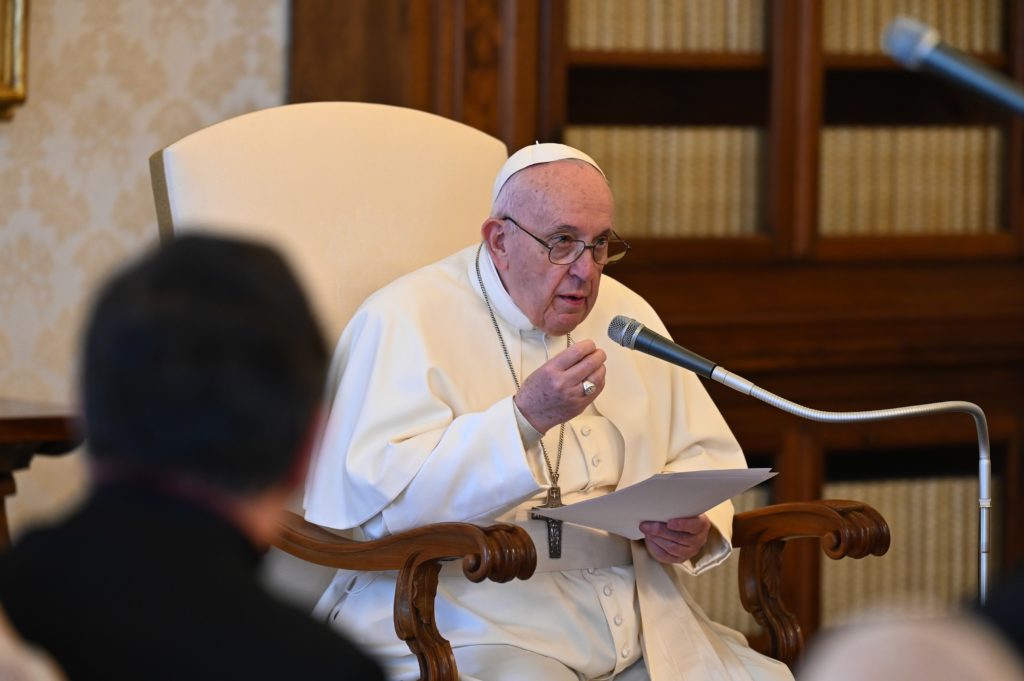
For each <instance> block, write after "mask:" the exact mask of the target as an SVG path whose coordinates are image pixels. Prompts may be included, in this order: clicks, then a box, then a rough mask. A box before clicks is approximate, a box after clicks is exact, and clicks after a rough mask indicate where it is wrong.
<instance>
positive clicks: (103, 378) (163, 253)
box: [80, 236, 328, 540]
mask: <svg viewBox="0 0 1024 681" xmlns="http://www.w3.org/2000/svg"><path fill="white" fill-rule="evenodd" d="M327 357H328V355H327V349H326V346H325V344H324V341H323V337H322V335H321V332H320V328H319V326H318V324H317V322H316V319H315V317H314V314H313V312H312V309H311V308H310V305H309V303H308V301H307V300H306V297H305V295H304V294H303V291H302V289H301V287H300V285H299V283H298V282H297V280H296V278H295V276H294V275H293V273H292V271H291V270H290V269H289V267H288V265H287V264H286V262H285V261H284V259H283V258H282V257H281V256H280V255H279V254H278V253H277V252H276V251H275V250H274V249H272V248H270V247H268V246H265V245H262V244H258V243H252V242H245V241H239V240H233V239H226V238H220V237H212V236H184V237H181V238H178V239H175V240H174V241H171V242H169V243H167V244H166V245H164V246H163V247H161V248H159V249H157V250H155V251H153V252H152V253H149V254H147V255H146V256H144V257H143V258H142V259H141V260H139V261H137V262H135V263H133V264H131V265H130V266H128V267H127V268H126V269H124V270H123V271H121V272H120V273H119V274H117V275H115V276H114V277H113V278H112V279H111V280H110V281H109V282H108V283H107V284H106V286H105V287H103V289H102V291H101V292H100V293H99V295H98V297H97V299H96V302H95V304H94V307H93V309H92V313H91V316H90V318H89V320H88V323H87V326H86V329H85V338H84V346H83V355H82V362H81V365H82V371H81V383H80V399H81V403H82V410H83V421H84V424H83V426H84V429H85V434H86V437H87V446H88V452H89V456H90V458H91V461H92V463H93V464H94V469H95V471H96V475H97V479H98V481H99V482H101V483H102V482H103V481H104V480H114V481H128V482H139V483H144V484H151V485H156V486H164V487H166V488H168V489H169V490H172V491H177V492H182V493H185V494H188V495H191V496H194V497H196V498H197V499H205V500H213V501H214V502H216V504H215V505H219V506H220V507H222V508H224V509H227V510H228V511H229V512H230V513H232V514H233V515H235V516H236V518H235V519H236V520H237V521H238V522H240V523H241V524H242V525H243V526H245V527H244V528H243V529H248V530H250V534H252V533H253V531H255V532H256V534H258V535H260V536H259V537H257V538H259V539H264V540H265V539H266V537H264V536H262V535H261V530H260V527H256V528H253V527H250V525H252V524H253V522H254V519H253V518H251V517H248V516H249V515H251V514H248V513H246V512H245V508H244V505H243V507H242V508H241V510H239V504H238V503H235V502H237V501H239V500H246V501H252V500H257V499H272V500H273V501H272V503H271V504H270V505H269V506H268V508H269V507H272V506H273V505H274V504H277V503H278V502H279V501H281V500H282V499H283V498H285V497H287V496H288V494H289V493H290V492H291V490H293V489H294V488H295V486H296V485H298V484H299V482H300V481H301V479H302V478H303V477H304V474H305V468H306V463H307V460H308V453H309V450H310V446H311V444H312V438H313V435H314V429H315V426H316V422H317V420H318V419H317V416H318V414H319V407H320V403H321V400H322V390H323V381H324V376H325V372H326V367H327ZM282 503H283V502H282ZM251 505H252V504H249V506H251ZM264 506H267V505H266V504H264ZM255 522H256V524H257V525H260V522H259V521H255ZM268 522H269V521H268ZM263 524H264V525H266V523H263ZM271 525H272V523H271ZM261 527H262V526H261ZM268 527H269V526H268ZM263 529H267V528H266V527H264V528H263Z"/></svg>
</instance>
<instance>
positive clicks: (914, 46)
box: [882, 17, 939, 69]
mask: <svg viewBox="0 0 1024 681" xmlns="http://www.w3.org/2000/svg"><path fill="white" fill-rule="evenodd" d="M938 43H939V32H938V31H936V30H935V29H934V28H932V27H931V26H928V25H926V24H922V23H921V22H920V21H917V20H916V19H911V18H910V17H896V18H895V19H893V20H892V21H891V22H889V25H888V26H886V27H885V31H884V32H883V33H882V50H883V51H884V52H885V53H886V54H888V55H889V56H890V57H892V58H893V59H895V60H896V61H898V62H899V63H900V64H902V65H903V66H906V67H907V68H909V69H916V68H918V67H919V66H921V64H922V62H924V60H925V58H926V57H927V56H928V54H929V53H930V52H931V51H932V50H933V49H935V46H936V45H937V44H938Z"/></svg>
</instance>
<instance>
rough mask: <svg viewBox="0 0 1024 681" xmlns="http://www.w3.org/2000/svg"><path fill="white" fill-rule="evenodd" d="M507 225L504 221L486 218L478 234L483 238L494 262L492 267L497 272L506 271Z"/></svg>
mask: <svg viewBox="0 0 1024 681" xmlns="http://www.w3.org/2000/svg"><path fill="white" fill-rule="evenodd" d="M507 225H508V223H507V221H505V220H499V219H497V218H487V220H486V221H485V222H484V224H483V226H481V227H480V234H481V235H482V236H483V238H484V243H485V244H487V250H488V251H490V253H491V260H493V261H494V266H495V268H497V270H498V271H499V272H504V271H505V270H507V269H508V250H507V243H506V241H507V238H508V227H507Z"/></svg>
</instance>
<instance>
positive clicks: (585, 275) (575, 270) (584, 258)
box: [569, 248, 601, 279]
mask: <svg viewBox="0 0 1024 681" xmlns="http://www.w3.org/2000/svg"><path fill="white" fill-rule="evenodd" d="M594 258H595V256H594V249H593V248H587V249H585V251H584V252H583V253H582V254H581V255H580V257H578V258H576V262H574V263H573V264H572V265H571V266H570V268H569V269H570V271H571V272H572V275H573V276H574V277H577V278H579V279H589V278H591V277H593V276H594V275H595V274H598V273H600V271H601V266H600V265H598V264H597V260H595V259H594Z"/></svg>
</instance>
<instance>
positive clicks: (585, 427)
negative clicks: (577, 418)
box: [580, 426, 590, 437]
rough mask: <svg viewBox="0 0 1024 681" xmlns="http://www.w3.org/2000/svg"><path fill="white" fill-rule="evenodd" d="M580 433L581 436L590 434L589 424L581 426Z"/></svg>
mask: <svg viewBox="0 0 1024 681" xmlns="http://www.w3.org/2000/svg"><path fill="white" fill-rule="evenodd" d="M580 433H582V434H583V437H586V436H588V435H590V426H583V427H582V428H580Z"/></svg>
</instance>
